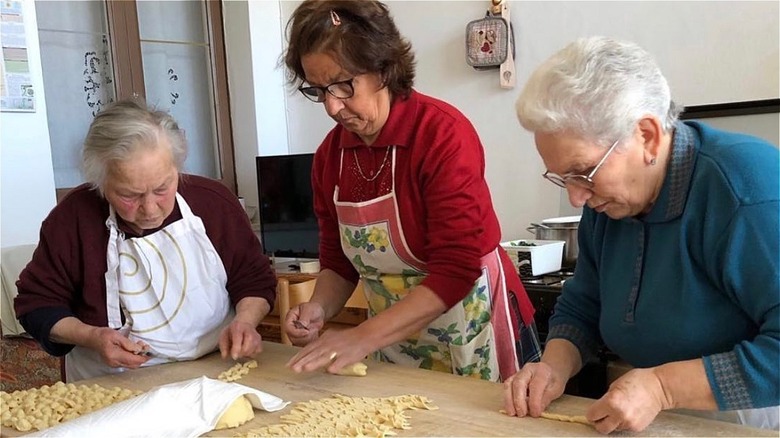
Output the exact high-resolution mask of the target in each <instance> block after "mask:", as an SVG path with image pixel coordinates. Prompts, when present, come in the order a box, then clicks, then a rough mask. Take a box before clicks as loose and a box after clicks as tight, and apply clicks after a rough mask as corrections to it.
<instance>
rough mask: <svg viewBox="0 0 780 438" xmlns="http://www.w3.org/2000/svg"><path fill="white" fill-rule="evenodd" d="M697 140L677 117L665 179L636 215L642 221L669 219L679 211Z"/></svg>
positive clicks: (694, 161) (691, 171)
mask: <svg viewBox="0 0 780 438" xmlns="http://www.w3.org/2000/svg"><path fill="white" fill-rule="evenodd" d="M698 143H699V142H698V136H697V135H696V132H695V130H694V129H693V128H691V127H690V126H688V125H686V124H685V123H683V122H679V121H678V122H677V123H676V124H675V126H674V133H673V136H672V151H671V157H670V159H669V168H668V169H667V170H666V179H665V180H664V183H663V186H662V187H661V192H660V193H659V194H658V198H657V199H656V201H655V205H653V208H652V209H651V210H650V212H649V213H647V215H645V216H644V217H642V218H641V219H640V220H641V221H642V222H646V223H661V222H669V221H672V220H674V219H677V218H678V217H680V216H681V215H682V213H683V210H685V203H686V201H687V200H688V188H689V187H690V184H691V177H692V176H693V170H694V168H695V166H696V155H697V151H698V149H699V144H698Z"/></svg>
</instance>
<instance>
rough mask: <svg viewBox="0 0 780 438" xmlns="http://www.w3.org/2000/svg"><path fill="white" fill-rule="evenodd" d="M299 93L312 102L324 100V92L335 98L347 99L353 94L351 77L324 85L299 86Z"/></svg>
mask: <svg viewBox="0 0 780 438" xmlns="http://www.w3.org/2000/svg"><path fill="white" fill-rule="evenodd" d="M300 90H301V93H303V95H304V96H306V97H307V98H308V99H309V100H311V101H313V102H325V92H328V93H330V94H331V95H332V96H333V97H335V98H337V99H349V98H350V97H352V96H353V95H354V94H355V90H354V88H352V79H349V80H346V81H341V82H334V83H332V84H330V85H328V86H326V87H301V88H300Z"/></svg>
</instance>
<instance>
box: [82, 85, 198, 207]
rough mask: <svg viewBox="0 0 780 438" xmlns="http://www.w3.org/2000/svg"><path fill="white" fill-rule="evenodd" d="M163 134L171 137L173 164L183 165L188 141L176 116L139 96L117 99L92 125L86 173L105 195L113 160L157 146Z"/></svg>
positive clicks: (85, 150)
mask: <svg viewBox="0 0 780 438" xmlns="http://www.w3.org/2000/svg"><path fill="white" fill-rule="evenodd" d="M162 135H165V136H166V138H167V139H168V144H169V145H170V148H171V156H172V157H173V162H174V165H175V166H176V168H177V169H181V167H182V166H183V165H184V160H185V159H186V158H187V142H186V140H185V138H184V131H183V130H181V129H179V125H178V124H177V123H176V121H175V120H174V119H173V117H171V115H170V114H168V113H166V112H164V111H158V110H156V109H153V108H149V107H147V106H146V103H144V102H143V101H142V100H140V99H125V100H120V101H117V102H114V103H113V104H111V105H109V106H108V107H106V108H105V109H104V110H103V111H101V112H100V113H99V114H98V115H97V116H95V119H94V120H92V124H90V126H89V132H87V137H86V138H85V139H84V148H83V150H82V154H81V157H82V170H83V172H84V177H85V178H86V180H87V182H88V183H89V184H90V185H91V186H92V188H93V189H95V190H98V191H99V192H100V194H101V196H102V195H103V188H104V187H105V183H106V178H107V175H108V171H109V168H110V166H111V164H112V163H114V162H121V161H124V160H126V159H128V158H129V157H130V156H131V155H133V153H135V152H136V151H138V150H140V149H143V148H156V147H158V146H159V145H160V144H161V142H160V136H162Z"/></svg>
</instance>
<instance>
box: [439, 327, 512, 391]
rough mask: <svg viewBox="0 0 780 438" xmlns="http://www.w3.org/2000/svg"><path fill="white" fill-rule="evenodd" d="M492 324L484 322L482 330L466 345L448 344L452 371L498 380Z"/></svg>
mask: <svg viewBox="0 0 780 438" xmlns="http://www.w3.org/2000/svg"><path fill="white" fill-rule="evenodd" d="M495 345H496V343H495V339H494V336H493V326H492V325H490V324H485V326H484V327H483V328H482V331H481V332H479V334H478V335H477V336H475V337H474V339H472V340H471V342H469V343H468V344H466V345H455V344H449V349H450V356H451V357H452V373H453V374H458V375H461V376H469V377H477V378H480V379H483V380H490V381H493V382H498V381H499V379H500V375H499V372H498V359H497V358H496V351H495Z"/></svg>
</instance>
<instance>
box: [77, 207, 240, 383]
mask: <svg viewBox="0 0 780 438" xmlns="http://www.w3.org/2000/svg"><path fill="white" fill-rule="evenodd" d="M176 202H177V203H178V205H179V210H180V211H181V216H182V218H181V219H180V220H178V221H176V222H174V223H172V224H170V225H168V226H167V227H165V228H163V229H161V230H159V231H157V232H155V233H152V234H150V235H148V236H144V237H134V238H129V239H125V235H124V233H123V232H122V231H121V230H120V229H119V227H118V226H117V222H116V212H115V211H114V209H113V208H110V213H109V217H108V219H107V220H106V226H107V227H108V228H109V230H110V237H109V241H108V251H107V254H106V258H107V260H108V269H107V271H106V307H107V312H108V326H109V327H111V328H114V329H119V331H120V332H121V333H123V334H125V335H126V336H128V337H129V338H130V339H131V340H141V341H144V342H146V343H147V344H149V346H150V352H151V353H152V357H151V358H150V359H149V360H148V361H147V362H146V363H145V364H144V365H143V366H149V365H157V364H161V363H166V362H174V361H183V360H192V359H197V358H199V357H201V356H203V355H204V354H207V353H210V352H212V351H214V350H215V349H216V347H217V345H218V342H219V335H220V332H221V331H222V329H223V328H224V327H225V326H227V325H228V324H229V323H230V321H231V320H232V318H233V315H234V311H233V310H232V307H231V304H230V298H229V297H228V293H227V289H226V288H225V285H226V284H227V273H226V272H225V267H224V265H223V264H222V260H221V259H220V257H219V254H217V251H216V249H214V245H213V244H212V243H211V241H210V240H209V238H208V236H207V235H206V230H205V228H204V226H203V221H201V219H200V218H199V217H197V216H195V215H194V214H193V213H192V210H190V207H189V205H188V204H187V202H186V201H185V200H184V198H183V197H182V196H181V195H179V194H178V193H177V194H176ZM122 314H124V316H125V324H124V325H122V319H121V318H122ZM123 371H125V368H112V367H109V366H108V365H106V364H105V363H104V362H103V361H102V359H101V357H100V354H99V353H98V352H97V351H94V350H91V349H88V348H84V347H79V346H76V347H75V348H74V349H73V350H71V352H70V353H68V355H67V356H66V357H65V376H66V379H67V381H69V382H71V381H76V380H81V379H87V378H91V377H97V376H101V375H105V374H113V373H119V372H123Z"/></svg>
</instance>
